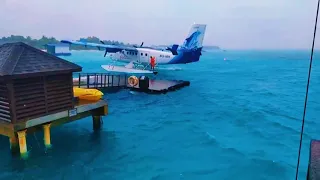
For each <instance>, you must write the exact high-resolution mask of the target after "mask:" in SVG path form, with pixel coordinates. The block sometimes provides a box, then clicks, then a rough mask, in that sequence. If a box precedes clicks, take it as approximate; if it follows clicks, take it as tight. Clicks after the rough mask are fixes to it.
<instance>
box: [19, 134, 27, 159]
mask: <svg viewBox="0 0 320 180" xmlns="http://www.w3.org/2000/svg"><path fill="white" fill-rule="evenodd" d="M26 132H27V130H26V129H25V130H22V131H18V132H17V133H18V138H19V147H20V155H21V157H22V158H26V157H28V150H27V140H26Z"/></svg>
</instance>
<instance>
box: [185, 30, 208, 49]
mask: <svg viewBox="0 0 320 180" xmlns="http://www.w3.org/2000/svg"><path fill="white" fill-rule="evenodd" d="M206 27H207V25H206V24H193V25H192V27H191V29H190V31H189V34H188V37H187V38H186V39H185V41H184V43H183V45H182V47H184V48H187V49H194V48H201V47H202V43H203V39H204V34H205V32H206Z"/></svg>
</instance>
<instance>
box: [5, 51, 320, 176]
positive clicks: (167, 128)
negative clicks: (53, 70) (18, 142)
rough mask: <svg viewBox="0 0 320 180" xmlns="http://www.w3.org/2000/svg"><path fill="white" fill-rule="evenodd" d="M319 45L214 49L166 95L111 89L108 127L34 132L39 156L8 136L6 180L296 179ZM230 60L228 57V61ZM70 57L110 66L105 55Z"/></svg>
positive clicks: (314, 133)
mask: <svg viewBox="0 0 320 180" xmlns="http://www.w3.org/2000/svg"><path fill="white" fill-rule="evenodd" d="M309 54H310V52H309V51H302V50H297V51H293V50H290V51H289V50H288V51H257V50H252V51H250V50H247V51H240V50H229V51H225V52H222V51H213V52H205V53H203V56H202V58H201V61H200V62H198V63H193V64H188V65H174V67H173V68H172V67H170V68H169V69H167V70H163V71H162V72H160V74H159V75H158V76H159V77H157V78H165V79H182V80H189V81H190V82H191V85H190V86H189V87H186V88H183V89H181V90H179V91H176V92H172V93H167V94H165V95H147V94H143V93H132V92H130V91H128V90H121V91H119V92H116V93H110V94H106V95H105V98H106V99H107V101H108V103H109V113H110V114H109V115H108V116H106V117H104V118H103V120H104V122H103V128H102V130H101V131H100V132H98V133H94V132H93V130H92V121H91V118H86V119H84V120H82V121H78V122H74V123H70V124H66V125H64V126H60V127H56V128H53V129H52V140H51V141H52V144H53V148H52V149H51V150H45V149H44V146H43V140H42V139H43V138H42V137H43V135H42V133H41V132H39V133H35V134H28V136H27V143H28V149H29V151H30V157H29V159H27V160H21V159H19V157H11V154H10V151H9V143H8V139H7V138H6V137H0V143H1V146H0V154H1V161H0V172H1V173H0V179H77V180H82V179H121V180H122V179H130V180H131V179H132V180H136V179H139V180H151V179H152V180H160V179H174V180H176V179H191V180H194V179H199V180H200V179H210V180H211V179H219V180H220V179H240V180H242V179H244V180H249V179H254V180H256V179H259V180H260V179H261V180H262V179H266V180H269V179H277V180H278V179H294V177H295V168H296V163H297V155H298V147H299V138H300V129H301V118H302V113H303V105H304V98H305V87H306V83H307V73H308V66H309V64H308V63H309ZM319 55H320V53H319V52H316V55H315V61H314V66H313V71H312V78H311V85H310V94H309V102H308V109H307V116H306V125H305V134H304V141H303V149H302V157H301V164H300V171H299V179H305V177H306V172H307V164H308V156H309V145H310V139H317V138H320V137H319V136H320V134H319V133H318V132H319V130H320V119H319V111H320V104H319V103H320V95H319V92H320V78H319V77H320V67H319V60H320V56H319ZM224 58H226V60H225V61H224ZM66 59H68V60H70V61H72V62H76V63H78V64H80V65H82V66H83V68H84V69H83V70H84V71H85V72H98V71H101V72H103V69H101V68H100V65H102V64H108V63H110V62H109V61H108V60H106V59H105V58H103V52H83V51H82V52H73V55H72V56H71V57H67V58H66Z"/></svg>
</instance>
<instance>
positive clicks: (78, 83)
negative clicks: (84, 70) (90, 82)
mask: <svg viewBox="0 0 320 180" xmlns="http://www.w3.org/2000/svg"><path fill="white" fill-rule="evenodd" d="M78 78H79V82H78V87H79V88H80V86H81V85H80V84H81V74H80V73H79V77H78Z"/></svg>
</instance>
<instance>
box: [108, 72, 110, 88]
mask: <svg viewBox="0 0 320 180" xmlns="http://www.w3.org/2000/svg"><path fill="white" fill-rule="evenodd" d="M108 87H110V74H108Z"/></svg>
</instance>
